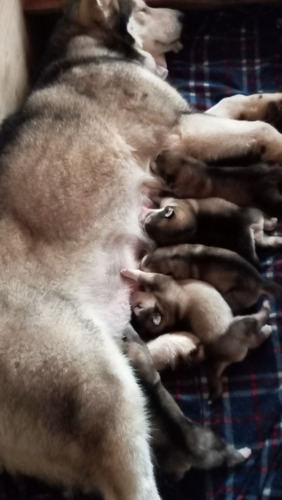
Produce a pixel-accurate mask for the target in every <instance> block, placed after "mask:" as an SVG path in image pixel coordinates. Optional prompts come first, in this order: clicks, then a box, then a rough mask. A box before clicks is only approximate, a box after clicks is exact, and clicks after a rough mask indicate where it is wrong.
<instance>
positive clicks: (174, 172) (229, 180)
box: [151, 151, 282, 216]
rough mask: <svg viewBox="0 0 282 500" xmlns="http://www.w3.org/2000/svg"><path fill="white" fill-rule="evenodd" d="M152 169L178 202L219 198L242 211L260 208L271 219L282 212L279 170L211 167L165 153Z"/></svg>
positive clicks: (176, 153)
mask: <svg viewBox="0 0 282 500" xmlns="http://www.w3.org/2000/svg"><path fill="white" fill-rule="evenodd" d="M151 169H152V171H153V172H154V173H155V174H156V175H158V176H160V177H161V178H162V179H163V180H164V181H165V184H166V187H167V189H168V190H169V191H170V192H171V193H172V194H173V195H174V196H176V197H177V198H211V197H217V198H224V199H225V200H227V201H230V202H232V203H235V204H236V205H239V206H240V207H257V208H259V209H260V210H262V211H263V212H265V213H267V214H268V215H274V216H278V215H280V214H281V212H282V188H281V185H282V169H281V167H280V166H270V165H265V164H262V163H261V164H255V165H249V166H247V167H241V166H240V167H236V166H233V167H231V166H228V167H223V166H220V167H219V166H209V165H207V164H205V163H203V162H200V161H197V160H195V159H194V158H191V157H189V156H187V155H186V154H184V153H179V152H169V151H165V152H163V153H162V154H161V155H159V156H158V158H157V159H156V160H155V161H153V162H152V165H151Z"/></svg>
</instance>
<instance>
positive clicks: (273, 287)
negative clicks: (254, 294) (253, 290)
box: [262, 280, 282, 300]
mask: <svg viewBox="0 0 282 500" xmlns="http://www.w3.org/2000/svg"><path fill="white" fill-rule="evenodd" d="M262 289H263V291H264V292H265V293H269V294H270V295H274V296H275V297H277V298H278V299H279V300H282V286H281V285H278V283H275V282H274V281H271V280H263V284H262Z"/></svg>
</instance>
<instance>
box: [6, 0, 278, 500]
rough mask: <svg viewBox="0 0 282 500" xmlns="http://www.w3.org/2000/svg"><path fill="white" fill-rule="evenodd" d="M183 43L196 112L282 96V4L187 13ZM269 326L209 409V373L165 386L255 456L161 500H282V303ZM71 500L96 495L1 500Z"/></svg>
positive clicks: (35, 488) (187, 92)
mask: <svg viewBox="0 0 282 500" xmlns="http://www.w3.org/2000/svg"><path fill="white" fill-rule="evenodd" d="M183 42H184V49H183V50H182V51H181V52H180V53H179V54H177V55H175V54H174V55H172V56H171V57H170V58H169V60H168V63H169V72H170V79H171V82H172V83H173V85H174V86H176V87H177V88H178V89H179V91H180V92H181V93H182V94H183V96H184V97H185V98H186V99H187V100H188V101H189V102H190V103H191V104H192V105H194V106H195V107H197V108H198V109H201V110H204V109H206V108H208V107H210V106H212V105H213V104H216V103H217V102H218V101H219V100H220V99H222V98H223V97H225V96H229V95H233V94H236V93H243V94H252V93H256V92H261V91H263V92H275V91H281V92H282V7H274V6H270V5H268V6H250V7H244V8H243V7H238V8H232V9H226V10H220V11H218V10H217V11H213V12H197V13H195V12H194V13H188V14H187V15H186V19H185V28H184V36H183ZM279 231H280V233H281V234H282V223H280V226H279ZM262 264H263V272H264V274H265V275H266V276H267V277H269V278H272V279H274V280H276V281H277V282H278V283H280V284H282V254H281V252H280V253H276V254H275V255H274V254H273V255H264V256H263V260H262ZM270 323H271V325H272V328H273V333H272V336H271V337H270V339H269V340H268V341H267V342H266V343H265V344H264V345H263V346H262V347H261V348H259V349H257V350H256V351H253V352H252V353H250V354H249V355H248V357H247V359H246V360H245V361H244V362H242V363H240V364H238V365H233V366H232V367H230V368H229V369H228V370H227V372H226V374H225V377H224V394H223V397H222V399H221V400H219V401H218V402H216V403H214V404H213V405H212V406H210V405H208V402H207V381H206V377H205V372H204V369H202V368H197V369H193V370H192V369H189V368H187V369H186V370H183V371H182V372H181V373H180V372H177V373H174V374H172V375H171V376H170V377H169V379H168V380H166V385H167V387H168V388H169V389H170V390H171V392H172V394H173V395H174V397H175V399H176V401H177V402H178V403H179V404H180V406H181V408H182V409H183V411H184V412H185V413H186V414H187V416H189V417H190V418H192V419H194V420H196V421H198V422H201V423H205V424H207V425H209V426H211V427H212V428H213V429H214V430H216V431H217V432H218V433H219V434H220V435H221V436H222V437H224V438H225V439H226V440H227V441H228V442H229V443H233V444H234V445H235V446H236V447H238V448H240V447H243V446H249V447H250V448H251V449H252V451H253V453H252V456H251V458H250V459H249V460H248V461H247V462H246V463H245V464H244V465H241V466H238V467H236V468H234V469H229V470H227V469H225V468H220V469H217V470H214V471H212V472H202V471H191V472H189V473H187V474H186V476H185V478H184V479H183V480H182V481H181V482H180V483H171V482H170V481H169V480H168V479H167V478H162V479H160V491H161V495H162V498H163V499H164V500H281V499H282V308H281V303H280V304H279V303H278V302H277V301H276V300H275V299H271V316H270ZM66 498H68V499H70V500H86V498H90V497H86V496H85V495H82V494H79V493H69V492H63V491H61V490H59V489H53V488H50V487H47V486H46V485H44V484H42V483H40V482H38V481H35V480H32V479H27V478H20V477H17V478H12V477H10V476H9V475H7V474H3V475H1V476H0V500H63V499H66ZM91 498H93V497H91ZM132 500H134V499H132ZM148 500H149V499H148Z"/></svg>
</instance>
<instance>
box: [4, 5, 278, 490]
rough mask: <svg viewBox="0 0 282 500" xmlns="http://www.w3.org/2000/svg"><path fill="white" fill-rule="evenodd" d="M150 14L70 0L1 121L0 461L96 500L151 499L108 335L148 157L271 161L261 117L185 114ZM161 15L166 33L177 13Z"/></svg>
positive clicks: (130, 259)
mask: <svg viewBox="0 0 282 500" xmlns="http://www.w3.org/2000/svg"><path fill="white" fill-rule="evenodd" d="M142 9H143V14H144V15H145V18H144V19H143V20H142V21H140V19H139V22H135V23H133V26H132V24H130V26H131V29H130V31H131V33H132V34H133V36H134V37H135V39H134V38H133V36H132V34H130V33H129V32H128V26H129V22H130V21H131V20H132V16H135V21H136V19H137V17H136V16H137V13H138V12H139V14H140V11H142ZM141 13H142V12H141ZM147 15H148V16H150V12H149V13H148V11H147V8H146V7H145V5H144V4H143V3H142V2H141V0H138V1H137V2H136V3H135V1H134V0H76V1H74V2H73V4H72V5H71V7H70V9H69V10H68V14H67V15H66V17H65V18H64V20H63V21H62V23H61V24H60V25H59V27H58V30H57V32H56V34H55V36H54V38H53V41H52V44H51V47H50V50H49V53H48V55H47V56H46V66H45V68H44V71H43V72H42V74H41V78H40V80H39V81H38V84H37V87H36V88H35V89H34V91H33V92H32V93H31V95H30V96H29V97H28V99H27V100H26V103H25V104H24V106H23V108H22V109H21V110H20V112H19V113H18V114H16V115H15V116H12V117H11V118H9V119H8V120H7V121H6V122H5V123H4V124H3V127H2V130H1V136H0V146H1V155H0V164H1V182H0V200H1V202H0V203H1V221H0V238H1V241H0V243H1V244H0V274H1V284H0V297H1V301H0V311H1V325H0V366H1V370H0V394H1V405H0V461H1V464H2V465H3V466H4V467H6V468H7V469H8V470H9V471H16V472H21V473H26V474H29V475H34V476H37V477H39V478H42V479H46V480H48V481H51V482H59V483H62V484H65V485H77V486H88V487H89V488H90V489H91V490H93V489H95V488H97V489H99V490H100V491H101V492H102V493H103V495H104V497H105V499H106V500H117V499H123V500H133V499H134V500H158V499H159V494H158V492H157V488H156V484H155V480H154V476H153V467H152V461H151V456H150V449H149V444H148V441H149V429H148V423H147V417H146V411H145V400H144V396H143V394H142V392H141V389H140V387H139V385H138V384H137V382H136V379H135V377H134V375H133V372H132V369H131V368H130V365H129V362H128V360H127V359H126V357H125V356H124V355H123V353H122V350H121V348H120V345H119V342H120V339H121V337H122V335H123V331H124V329H125V327H126V326H127V324H128V322H129V319H130V300H129V295H130V287H129V286H128V283H127V282H126V281H125V280H123V278H122V277H121V275H120V269H121V268H123V267H134V266H136V262H135V252H136V247H137V243H136V242H137V241H138V239H139V237H140V234H141V233H140V229H139V226H138V211H139V197H138V192H139V187H140V185H141V183H142V182H143V180H144V178H145V177H146V175H147V174H146V175H145V172H146V170H147V169H148V168H149V164H150V163H151V161H152V160H153V158H155V157H156V156H157V155H158V154H159V153H161V152H162V151H164V150H169V149H171V148H174V149H176V150H177V149H178V148H180V147H181V148H182V149H183V150H188V152H189V154H191V155H195V156H196V157H198V158H201V159H206V158H209V159H213V158H217V157H219V156H220V157H222V156H230V155H232V154H233V155H234V154H244V153H246V152H248V151H254V152H262V153H263V157H264V158H266V159H271V160H274V161H279V160H281V161H282V136H281V135H280V134H279V133H278V132H277V131H276V130H275V129H274V128H273V127H271V126H270V125H268V124H264V123H262V122H254V123H248V122H240V123H239V122H238V123H237V122H236V121H233V120H229V119H225V118H222V119H220V118H217V117H213V116H209V115H201V114H191V113H190V108H189V106H188V105H187V103H186V102H185V100H184V99H182V97H181V96H180V95H179V94H178V92H177V91H175V90H174V89H172V88H171V87H170V86H169V85H168V84H167V83H165V82H163V81H161V79H160V78H159V77H158V76H156V75H155V74H154V71H156V67H155V62H154V59H153V58H152V56H151V55H150V54H149V53H147V52H144V47H142V43H143V40H142V32H141V29H139V28H140V25H141V26H142V23H143V24H144V23H146V16H147ZM163 19H164V20H163V21H162V30H164V31H165V30H166V28H167V29H168V27H166V25H165V22H164V21H165V19H167V20H168V24H169V26H171V24H170V23H175V24H174V28H173V29H171V28H169V29H168V31H169V32H170V33H171V35H173V36H172V39H170V40H169V41H168V40H166V42H165V45H166V46H168V47H171V46H172V47H174V46H175V43H178V42H177V40H178V37H179V32H180V28H179V25H178V23H177V20H176V17H175V14H173V15H172V14H171V13H167V14H166V15H164V18H163ZM137 20H138V19H137ZM155 27H156V29H155V30H154V29H153V28H151V29H150V33H152V34H153V36H154V39H155V38H156V37H155V34H156V33H158V34H159V33H160V29H159V28H160V24H159V22H158V19H157V21H156V22H155ZM136 33H137V35H138V36H137V35H136ZM176 39H177V40H176ZM160 42H161V43H163V40H160ZM164 103H165V105H164ZM215 124H217V127H215ZM199 127H200V128H199ZM200 131H203V134H202V135H201V134H200V133H199V132H200ZM217 139H219V140H217ZM242 457H243V455H242Z"/></svg>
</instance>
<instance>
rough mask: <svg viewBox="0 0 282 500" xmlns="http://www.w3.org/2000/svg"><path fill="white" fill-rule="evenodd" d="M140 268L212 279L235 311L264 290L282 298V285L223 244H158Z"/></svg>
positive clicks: (182, 278) (175, 275) (240, 310)
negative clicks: (261, 272)
mask: <svg viewBox="0 0 282 500" xmlns="http://www.w3.org/2000/svg"><path fill="white" fill-rule="evenodd" d="M140 268H141V269H142V270H143V271H151V272H156V273H162V274H168V275H170V276H173V277H174V278H175V279H176V280H185V279H196V280H201V281H205V282H207V283H210V284H211V285H212V286H213V287H215V288H216V289H217V290H218V291H219V292H220V294H221V295H222V296H223V297H224V300H225V301H226V302H227V303H228V304H229V306H230V307H231V309H232V311H233V312H236V313H238V312H242V311H243V310H245V309H247V308H248V307H251V306H252V305H253V304H255V303H256V302H257V300H258V299H259V297H260V296H261V294H262V293H269V294H272V295H275V296H276V297H279V298H280V299H282V287H281V286H280V285H278V284H277V283H275V282H274V281H271V280H267V279H264V278H263V277H262V276H261V275H260V274H259V273H258V271H257V270H256V269H255V268H254V267H253V266H252V265H251V264H249V263H248V262H247V261H246V260H245V259H243V258H242V257H240V256H239V255H237V254H236V253H235V252H232V251H231V250H226V249H223V248H214V247H205V246H203V245H193V244H183V245H175V246H170V247H164V248H158V249H156V250H154V251H153V252H151V253H149V254H148V255H146V256H145V257H144V258H143V259H142V262H141V265H140Z"/></svg>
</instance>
